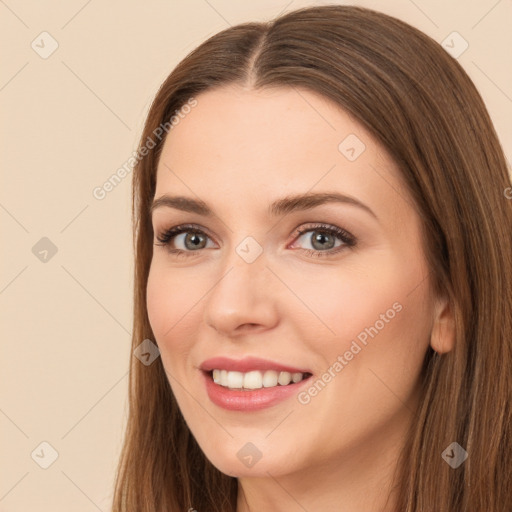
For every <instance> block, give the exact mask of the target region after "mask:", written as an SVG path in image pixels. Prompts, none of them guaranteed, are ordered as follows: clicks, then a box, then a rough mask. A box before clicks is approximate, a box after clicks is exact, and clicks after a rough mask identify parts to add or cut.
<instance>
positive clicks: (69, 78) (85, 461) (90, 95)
mask: <svg viewBox="0 0 512 512" xmlns="http://www.w3.org/2000/svg"><path fill="white" fill-rule="evenodd" d="M317 3H318V4H320V3H322V2H317ZM332 3H335V2H332ZM340 3H341V2H340ZM347 3H354V4H357V5H363V6H367V7H372V8H375V9H378V10H382V11H384V12H387V13H389V14H392V15H395V16H397V17H399V18H401V19H403V20H404V21H407V22H409V23H411V24H412V25H414V26H416V27H418V28H420V29H421V30H423V31H424V32H426V33H428V34H429V35H430V36H432V37H433V38H434V39H435V40H437V41H439V42H442V41H443V40H444V39H445V38H446V37H447V36H448V35H449V34H450V33H452V32H453V31H457V32H459V34H461V36H462V37H463V38H464V39H465V40H466V41H467V42H468V43H469V48H468V49H467V50H466V51H465V52H464V53H463V54H462V55H461V56H460V57H459V61H460V62H461V64H462V65H463V66H464V68H465V69H466V70H467V72H468V73H469V75H470V76H471V77H472V79H473V80H474V82H475V83H476V85H477V87H478V89H479V90H480V92H481V94H482V96H483V97H484V100H485V102H486V104H487V106H488V108H489V111H490V113H491V116H492V118H493V120H494V122H495V126H496V129H497V132H498V134H499V136H500V139H501V141H502V144H503V146H504V148H505V151H506V154H507V156H508V157H509V161H510V155H511V154H512V123H511V118H512V59H510V48H512V32H511V31H510V23H511V21H512V1H511V0H501V1H496V0H481V1H477V0H472V1H467V0H458V1H448V2H447V1H446V0H414V1H412V0H394V1H387V2H377V1H359V2H347ZM313 4H314V2H301V1H299V0H294V1H291V2H290V0H282V1H281V0H279V1H278V0H265V1H260V2H250V1H235V0H208V1H207V0H191V1H189V2H184V1H183V2H177V1H166V2H164V1H156V0H153V1H147V2H134V1H124V2H121V1H110V2H105V1H103V2H100V1H98V0H89V1H87V0H73V1H68V2H62V3H60V2H59V3H57V2H44V1H42V2H21V1H20V0H5V1H3V0H0V13H1V21H0V29H1V30H0V34H1V36H0V37H1V47H2V49H3V52H2V67H1V70H0V103H1V113H2V122H1V129H2V133H1V135H2V141H3V145H2V151H1V153H0V155H1V169H2V188H1V191H0V220H1V228H2V233H1V236H2V240H3V241H4V242H3V244H2V248H3V254H2V257H3V260H2V261H3V265H2V268H1V276H0V305H1V326H2V343H3V349H2V358H1V367H0V375H1V379H2V386H1V396H0V429H1V432H2V443H1V452H0V460H1V461H2V464H1V475H0V511H4V512H18V511H23V512H26V511H29V510H30V511H36V510H37V511H52V512H59V511H70V510H73V511H74V512H91V511H95V510H101V511H108V510H109V505H110V501H111V495H112V482H113V475H114V469H115V464H116V462H117V457H118V455H119V451H120V447H121V436H122V429H123V425H124V422H125V419H126V416H125V415H126V397H127V383H128V379H127V371H128V362H129V358H130V345H129V344H130V331H131V322H132V319H131V308H132V299H131V294H132V268H133V266H132V248H131V231H130V230H131V226H130V186H131V183H130V178H131V174H130V175H129V176H128V177H127V178H126V179H125V180H124V181H123V182H122V183H120V184H119V185H118V186H117V187H116V188H115V189H114V190H112V191H111V192H110V193H109V194H107V196H106V197H105V198H104V199H103V200H98V199H95V197H94V196H93V193H92V191H93V189H94V188H95V187H99V186H101V185H102V184H103V183H104V182H105V181H106V180H108V178H109V177H110V176H111V175H112V174H113V173H114V172H115V171H116V170H117V169H118V168H119V167H120V166H122V165H123V164H124V163H125V162H126V160H127V159H128V158H129V157H130V156H131V154H132V152H133V151H134V150H135V149H136V146H137V141H138V137H139V134H140V131H141V128H142V124H143V121H144V117H145V114H146V112H147V109H148V107H149V104H150V102H151V100H152V98H153V95H154V94H155V92H156V90H157V88H158V86H159V85H160V83H161V82H162V81H163V79H164V78H165V77H166V76H167V75H168V73H169V72H170V71H171V69H172V68H173V67H174V66H175V65H176V64H177V63H178V62H179V60H180V59H182V58H183V57H184V56H185V55H186V54H187V53H188V52H189V51H190V50H192V49H193V48H194V47H195V46H197V45H198V44H199V43H201V42H202V41H204V40H205V39H206V38H207V37H209V36H210V35H212V34H214V33H215V32H217V31H219V30H221V29H224V28H226V27H227V26H229V25H234V24H237V23H239V22H243V21H249V20H264V19H269V18H271V17H273V16H275V15H277V14H278V13H280V12H282V11H285V10H286V11H289V10H293V9H295V8H298V7H302V6H306V5H313ZM44 31H46V32H48V33H49V34H50V35H51V37H52V38H54V40H56V41H57V42H58V45H59V46H58V48H57V50H56V51H55V52H54V53H53V54H52V55H50V56H49V57H47V58H46V59H44V58H42V57H41V56H40V53H43V54H44V52H49V51H50V50H51V44H52V41H51V39H50V36H46V35H45V36H39V35H40V34H41V33H42V32H44ZM33 41H34V46H35V48H36V49H37V51H36V50H35V49H33V48H32V47H31V44H32V42H33ZM43 237H47V238H48V239H49V240H51V242H52V243H53V244H54V245H55V246H56V248H57V252H56V253H55V254H54V255H52V253H51V251H50V252H48V254H46V253H44V250H45V249H47V246H45V245H44V244H45V243H47V242H44V241H43V242H39V241H40V239H41V238H43ZM38 243H39V244H43V245H40V246H39V245H37V246H36V244H38ZM34 246H36V249H34V251H33V247H34ZM34 252H35V253H36V254H34ZM45 255H46V261H41V259H40V258H44V257H45ZM141 341H142V340H141ZM42 442H47V443H49V444H50V445H51V446H52V447H53V448H54V449H55V450H56V452H58V458H57V459H56V460H55V462H53V464H51V465H50V466H49V467H48V468H47V469H43V468H41V467H40V464H44V463H45V462H46V463H49V462H51V449H49V448H48V447H47V446H46V445H43V446H40V444H41V443H42ZM31 454H32V455H31Z"/></svg>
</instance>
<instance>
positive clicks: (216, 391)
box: [201, 370, 311, 412]
mask: <svg viewBox="0 0 512 512" xmlns="http://www.w3.org/2000/svg"><path fill="white" fill-rule="evenodd" d="M201 376H202V378H203V380H204V383H205V386H206V393H207V394H208V397H209V398H210V400H211V401H212V402H213V403H214V404H215V405H218V406H219V407H222V408H223V409H227V410H229V411H244V412H251V411H258V410H261V409H265V408H266V407H270V406H272V405H276V404H278V403H279V402H282V401H283V400H286V399H287V398H289V397H291V396H292V395H295V394H297V393H298V392H299V391H300V390H301V389H302V388H303V387H304V386H305V385H309V380H310V378H311V377H308V378H306V379H303V380H302V381H300V382H297V383H295V384H288V385H287V386H279V385H278V386H275V387H272V388H261V389H254V390H250V391H243V390H235V389H228V388H225V387H223V386H220V385H219V384H215V382H213V378H212V376H211V373H210V372H207V371H205V370H203V371H202V372H201Z"/></svg>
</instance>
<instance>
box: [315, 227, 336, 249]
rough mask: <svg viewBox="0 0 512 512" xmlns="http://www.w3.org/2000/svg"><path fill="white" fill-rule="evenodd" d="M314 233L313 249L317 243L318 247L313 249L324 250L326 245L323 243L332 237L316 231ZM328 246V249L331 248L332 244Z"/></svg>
mask: <svg viewBox="0 0 512 512" xmlns="http://www.w3.org/2000/svg"><path fill="white" fill-rule="evenodd" d="M316 233H318V234H317V235H316V236H314V238H313V247H315V244H316V243H317V242H319V243H320V245H319V246H318V247H315V249H325V248H326V244H325V241H326V239H328V238H329V237H331V238H332V236H331V235H330V234H328V233H322V232H320V231H316ZM327 245H329V247H328V249H330V248H332V244H327Z"/></svg>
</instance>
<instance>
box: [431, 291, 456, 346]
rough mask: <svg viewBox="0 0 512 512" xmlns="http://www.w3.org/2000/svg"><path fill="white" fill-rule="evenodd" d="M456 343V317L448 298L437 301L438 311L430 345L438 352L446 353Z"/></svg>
mask: <svg viewBox="0 0 512 512" xmlns="http://www.w3.org/2000/svg"><path fill="white" fill-rule="evenodd" d="M454 345H455V318H454V315H453V308H452V306H451V304H450V302H449V301H448V300H447V299H443V300H441V301H439V302H436V311H435V316H434V322H433V325H432V333H431V335H430V346H431V347H432V348H433V350H435V351H436V352H437V353H438V354H446V353H447V352H450V351H451V350H453V347H454Z"/></svg>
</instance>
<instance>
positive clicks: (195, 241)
mask: <svg viewBox="0 0 512 512" xmlns="http://www.w3.org/2000/svg"><path fill="white" fill-rule="evenodd" d="M187 242H191V243H192V246H193V247H192V248H197V246H198V244H200V243H201V236H200V235H199V234H198V233H194V234H192V235H190V236H188V235H187V237H186V238H185V243H186V245H188V244H187ZM188 248H189V249H190V247H188Z"/></svg>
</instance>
